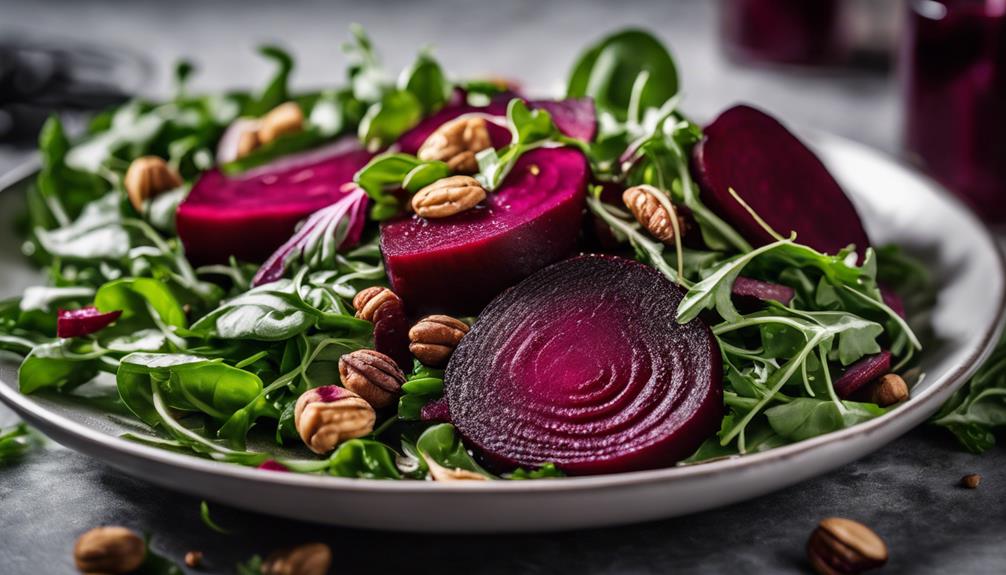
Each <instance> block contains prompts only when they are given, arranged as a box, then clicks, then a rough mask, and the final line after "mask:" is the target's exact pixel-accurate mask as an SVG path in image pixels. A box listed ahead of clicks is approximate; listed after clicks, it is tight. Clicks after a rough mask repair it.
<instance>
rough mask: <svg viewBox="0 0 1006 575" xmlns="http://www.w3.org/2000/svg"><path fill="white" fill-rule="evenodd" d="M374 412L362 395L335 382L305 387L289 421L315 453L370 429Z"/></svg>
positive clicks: (327, 450)
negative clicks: (333, 383)
mask: <svg viewBox="0 0 1006 575" xmlns="http://www.w3.org/2000/svg"><path fill="white" fill-rule="evenodd" d="M376 420H377V414H376V413H374V408H373V407H371V406H370V404H369V403H367V402H366V401H364V399H363V398H362V397H360V396H359V395H357V394H355V393H353V392H352V391H350V390H348V389H343V388H341V387H339V386H338V385H324V386H322V387H316V388H314V389H309V390H307V391H305V392H304V393H303V394H301V396H300V397H299V398H297V404H296V405H294V410H293V422H294V426H296V428H297V433H299V434H300V438H301V439H302V440H304V444H305V445H307V446H308V448H310V449H311V451H313V452H315V453H317V454H325V453H328V452H329V451H332V450H333V449H335V447H336V446H337V445H339V444H340V443H342V442H343V441H348V440H350V439H355V438H357V437H363V436H364V435H367V434H368V433H370V432H371V431H373V430H374V422H375V421H376Z"/></svg>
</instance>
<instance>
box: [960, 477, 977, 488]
mask: <svg viewBox="0 0 1006 575" xmlns="http://www.w3.org/2000/svg"><path fill="white" fill-rule="evenodd" d="M981 483H982V476H981V475H979V474H977V473H969V474H967V475H965V476H964V477H961V486H962V487H967V488H968V489H978V486H979V485H981Z"/></svg>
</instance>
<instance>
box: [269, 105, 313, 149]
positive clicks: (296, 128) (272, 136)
mask: <svg viewBox="0 0 1006 575" xmlns="http://www.w3.org/2000/svg"><path fill="white" fill-rule="evenodd" d="M303 129H304V112H302V111H301V109H300V106H298V105H297V103H296V102H286V103H285V104H280V105H279V106H276V107H275V108H273V109H272V110H270V111H269V113H268V114H266V115H265V116H263V117H262V123H261V124H260V125H259V129H258V140H259V144H260V145H262V146H264V145H266V144H268V143H270V142H273V141H275V140H276V138H278V137H280V136H283V135H285V134H293V133H296V132H300V131H301V130H303Z"/></svg>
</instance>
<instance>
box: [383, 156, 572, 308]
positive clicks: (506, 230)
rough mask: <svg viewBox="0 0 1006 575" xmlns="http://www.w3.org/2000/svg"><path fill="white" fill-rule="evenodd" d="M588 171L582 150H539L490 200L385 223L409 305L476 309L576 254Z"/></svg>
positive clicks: (388, 253) (391, 271)
mask: <svg viewBox="0 0 1006 575" xmlns="http://www.w3.org/2000/svg"><path fill="white" fill-rule="evenodd" d="M588 172H589V170H588V167H587V161H586V160H585V159H584V157H583V155H582V154H580V152H578V151H576V150H572V149H568V148H557V149H538V150H533V151H531V152H528V153H527V154H525V155H524V156H522V157H521V158H520V159H519V160H518V161H517V163H516V164H515V165H514V167H513V169H512V170H511V172H510V174H509V175H508V176H507V177H506V179H505V180H504V181H503V184H502V185H501V186H500V188H499V189H498V190H497V191H496V192H494V193H493V194H491V195H490V196H489V198H488V200H487V201H486V202H485V204H484V205H480V206H476V207H475V208H472V209H470V210H468V211H465V212H462V213H460V214H457V215H454V216H451V217H448V218H442V219H432V220H427V219H424V218H421V217H419V216H416V215H413V216H411V217H409V218H405V219H400V220H396V221H393V222H388V223H385V224H384V225H383V226H382V227H381V252H382V253H383V254H384V263H385V266H386V268H387V271H388V278H389V279H390V280H391V287H392V289H393V290H394V291H395V293H397V294H398V295H399V297H401V298H402V300H404V301H405V306H406V310H407V311H408V312H409V313H412V314H419V313H429V312H443V313H449V314H460V315H472V314H475V313H477V312H478V311H479V310H480V309H481V308H482V306H484V305H485V304H486V303H488V302H489V300H491V299H492V298H493V297H495V296H496V295H497V294H498V293H500V292H501V291H502V290H503V289H505V288H507V287H509V286H511V285H513V284H515V283H517V282H519V281H520V280H522V279H524V278H526V277H527V276H529V275H531V274H532V273H534V272H536V271H538V270H539V269H541V268H543V267H545V266H547V265H548V264H550V263H553V262H555V261H558V260H560V259H562V258H564V257H566V256H567V255H569V254H570V253H571V252H572V250H573V248H574V246H575V245H576V240H577V236H578V234H579V232H580V223H581V221H582V213H583V206H584V197H585V192H586V185H587V176H588Z"/></svg>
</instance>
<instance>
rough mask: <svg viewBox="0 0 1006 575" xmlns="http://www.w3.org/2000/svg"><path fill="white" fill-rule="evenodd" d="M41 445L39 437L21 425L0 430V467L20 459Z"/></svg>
mask: <svg viewBox="0 0 1006 575" xmlns="http://www.w3.org/2000/svg"><path fill="white" fill-rule="evenodd" d="M41 443H42V439H41V437H39V436H38V435H37V434H36V433H35V432H34V431H32V430H31V429H29V427H28V426H27V425H25V424H23V423H19V424H18V425H16V426H14V427H13V428H10V429H4V430H0V466H2V465H4V464H7V463H10V462H11V461H14V460H15V459H18V458H19V457H22V456H23V455H24V454H26V453H28V451H30V450H31V449H32V448H33V447H36V446H38V445H41Z"/></svg>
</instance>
